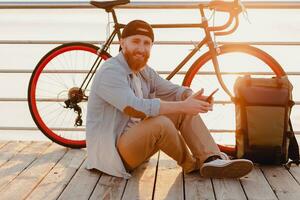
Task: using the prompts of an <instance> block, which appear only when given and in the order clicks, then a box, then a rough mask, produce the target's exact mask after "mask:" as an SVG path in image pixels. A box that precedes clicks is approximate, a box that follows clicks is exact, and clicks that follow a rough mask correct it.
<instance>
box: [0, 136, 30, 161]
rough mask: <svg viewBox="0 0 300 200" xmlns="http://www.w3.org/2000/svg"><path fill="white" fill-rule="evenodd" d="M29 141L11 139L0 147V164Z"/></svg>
mask: <svg viewBox="0 0 300 200" xmlns="http://www.w3.org/2000/svg"><path fill="white" fill-rule="evenodd" d="M29 144H30V142H20V141H13V142H9V143H8V144H6V145H5V146H4V147H3V148H1V149H0V166H1V165H3V164H4V163H6V162H7V161H9V160H10V159H11V158H12V157H13V156H14V155H15V154H16V153H18V152H19V151H21V150H22V149H23V148H25V147H26V146H27V145H29Z"/></svg>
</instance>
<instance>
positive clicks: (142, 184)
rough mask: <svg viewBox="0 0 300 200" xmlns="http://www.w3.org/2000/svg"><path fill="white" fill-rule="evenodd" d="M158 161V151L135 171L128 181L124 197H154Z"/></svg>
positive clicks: (126, 199) (126, 198)
mask: <svg viewBox="0 0 300 200" xmlns="http://www.w3.org/2000/svg"><path fill="white" fill-rule="evenodd" d="M157 161H158V153H156V154H155V155H153V156H152V157H151V158H150V160H149V161H148V162H145V163H143V164H142V165H141V166H140V167H138V168H137V169H136V170H134V171H133V173H132V177H131V178H130V179H129V180H128V182H127V185H126V188H125V192H124V195H123V198H122V199H124V200H131V199H152V195H153V194H152V193H153V188H154V184H155V176H156V167H157Z"/></svg>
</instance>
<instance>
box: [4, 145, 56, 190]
mask: <svg viewBox="0 0 300 200" xmlns="http://www.w3.org/2000/svg"><path fill="white" fill-rule="evenodd" d="M49 144H50V143H49V142H47V143H45V142H33V143H31V144H30V145H29V146H27V147H26V148H25V149H23V150H22V151H21V152H19V153H18V154H17V155H16V156H14V157H13V158H12V159H11V160H9V161H8V162H7V163H5V164H4V165H2V166H1V168H0V177H1V179H0V191H1V190H2V189H3V187H4V186H5V185H7V184H8V183H10V182H11V181H12V180H13V179H15V177H17V176H18V175H19V174H20V173H22V172H23V170H24V169H26V168H27V167H28V166H29V165H30V164H31V163H32V162H33V161H34V160H35V159H36V158H37V157H38V155H39V154H41V153H42V152H43V151H45V150H46V148H47V147H48V145H49Z"/></svg>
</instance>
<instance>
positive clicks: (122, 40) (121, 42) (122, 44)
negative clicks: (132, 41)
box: [120, 38, 125, 49]
mask: <svg viewBox="0 0 300 200" xmlns="http://www.w3.org/2000/svg"><path fill="white" fill-rule="evenodd" d="M124 43H125V40H124V39H123V38H121V40H120V49H124Z"/></svg>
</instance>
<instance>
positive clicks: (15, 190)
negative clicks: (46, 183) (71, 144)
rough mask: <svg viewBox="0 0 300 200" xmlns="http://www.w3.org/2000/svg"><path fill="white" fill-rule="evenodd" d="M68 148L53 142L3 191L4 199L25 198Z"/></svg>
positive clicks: (2, 196)
mask: <svg viewBox="0 0 300 200" xmlns="http://www.w3.org/2000/svg"><path fill="white" fill-rule="evenodd" d="M65 152H66V148H64V147H62V146H59V145H57V144H54V143H53V144H51V145H50V147H49V148H47V150H46V151H45V152H44V153H43V155H42V156H41V157H39V158H38V159H37V160H35V161H34V162H33V163H32V164H31V165H30V166H29V167H28V168H27V169H26V170H24V172H23V173H21V174H20V175H19V176H17V177H16V178H15V179H14V180H13V181H12V182H10V183H9V184H8V185H7V186H5V187H4V189H3V190H2V192H1V198H2V199H24V198H26V196H27V195H28V194H30V192H31V191H32V190H33V189H34V188H35V187H36V186H37V184H38V183H39V182H40V181H41V180H42V179H43V178H44V177H45V175H46V174H48V172H49V171H50V170H51V169H52V168H53V166H54V165H55V164H56V163H57V161H58V160H59V159H60V158H61V157H62V156H63V155H64V154H65Z"/></svg>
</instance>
